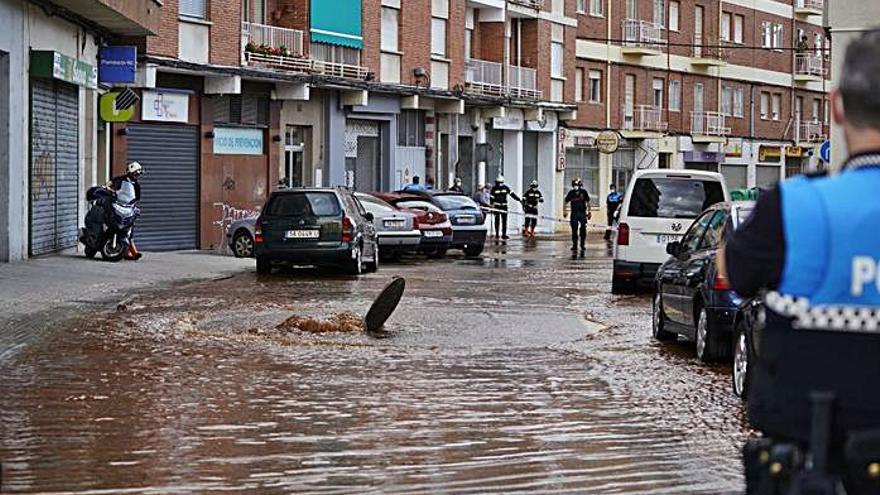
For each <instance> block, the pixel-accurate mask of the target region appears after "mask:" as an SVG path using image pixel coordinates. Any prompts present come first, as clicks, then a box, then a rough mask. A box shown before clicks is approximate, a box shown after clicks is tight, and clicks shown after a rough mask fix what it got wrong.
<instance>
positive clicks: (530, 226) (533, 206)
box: [522, 180, 544, 239]
mask: <svg viewBox="0 0 880 495" xmlns="http://www.w3.org/2000/svg"><path fill="white" fill-rule="evenodd" d="M543 202H544V195H543V194H541V191H540V190H538V181H536V180H533V181H532V183H531V184H529V190H528V191H526V192H525V193H524V194H523V195H522V204H523V211H524V212H525V214H526V215H532V216H527V217H526V222H525V227H523V235H524V236H528V237H531V238H532V239H534V238H535V227H537V225H538V204H539V203H543Z"/></svg>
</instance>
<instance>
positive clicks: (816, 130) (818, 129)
mask: <svg viewBox="0 0 880 495" xmlns="http://www.w3.org/2000/svg"><path fill="white" fill-rule="evenodd" d="M825 139H827V136H826V134H825V127H824V126H823V125H822V124H821V123H820V122H819V121H818V120H807V121H803V120H800V119H798V123H797V136H795V142H796V143H811V144H815V143H821V142H824V141H825Z"/></svg>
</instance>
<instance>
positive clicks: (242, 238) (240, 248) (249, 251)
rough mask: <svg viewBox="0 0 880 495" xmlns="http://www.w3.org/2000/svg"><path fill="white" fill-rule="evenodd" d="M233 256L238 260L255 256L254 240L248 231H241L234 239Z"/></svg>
mask: <svg viewBox="0 0 880 495" xmlns="http://www.w3.org/2000/svg"><path fill="white" fill-rule="evenodd" d="M232 254H234V255H235V257H236V258H250V257H251V256H253V255H254V238H253V237H251V233H250V232H248V231H247V230H244V229H242V230H239V231H238V232H236V233H235V235H234V236H233V237H232Z"/></svg>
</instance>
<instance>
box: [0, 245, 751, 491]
mask: <svg viewBox="0 0 880 495" xmlns="http://www.w3.org/2000/svg"><path fill="white" fill-rule="evenodd" d="M591 241H592V246H591V249H590V250H589V251H588V253H587V258H586V259H578V260H572V259H571V257H570V256H569V252H568V250H567V246H568V245H567V243H566V242H564V241H563V240H561V239H560V240H549V239H546V240H539V241H538V243H537V246H535V245H524V244H523V243H522V242H520V241H518V240H517V241H511V244H510V246H509V247H506V248H505V247H492V248H488V249H487V251H486V252H485V253H484V254H483V256H482V258H481V259H478V260H468V259H464V258H462V257H461V256H460V255H458V254H455V255H452V256H450V257H449V258H447V259H445V260H439V261H431V262H424V261H423V260H419V259H409V260H405V261H404V262H402V263H397V264H384V265H383V266H382V267H381V268H380V270H379V272H378V273H377V274H371V275H369V276H365V277H362V278H360V279H355V278H353V277H347V276H343V275H324V274H319V273H316V272H315V271H312V270H296V271H285V272H281V273H276V274H274V275H272V276H266V277H257V276H256V275H255V274H254V273H253V272H252V271H250V272H245V273H242V274H240V275H236V276H233V277H231V278H224V279H217V280H210V281H204V282H197V283H188V284H185V285H179V286H176V287H173V288H170V289H161V290H160V289H156V290H153V291H150V292H143V293H140V294H139V295H137V296H135V297H134V298H132V299H131V300H130V301H129V302H128V303H127V308H126V310H125V311H123V312H108V313H104V314H98V315H95V314H91V315H87V316H85V317H83V318H81V319H78V320H74V321H71V322H69V323H67V324H66V325H65V327H64V328H59V329H58V331H57V332H55V334H54V336H53V337H52V338H50V339H46V340H45V341H42V342H40V343H39V344H35V345H33V346H31V347H30V348H28V349H27V350H26V351H25V352H23V353H21V354H19V355H18V356H17V357H16V358H14V359H13V360H11V361H6V362H3V363H2V364H0V374H2V376H3V380H2V382H0V461H2V466H3V478H2V483H3V484H2V490H0V491H2V492H3V493H77V494H99V493H100V494H103V493H107V494H110V493H113V494H117V493H135V494H141V493H143V494H153V493H215V492H233V493H236V492H238V493H513V492H528V493H561V492H571V493H622V494H634V493H658V494H660V493H668V494H685V493H686V494H727V493H740V492H741V491H742V486H743V481H742V475H741V468H740V460H739V449H740V446H741V445H742V443H743V442H744V441H745V439H746V438H747V437H748V435H749V431H748V428H747V427H746V426H745V421H744V413H743V408H742V405H741V404H740V401H739V399H737V398H736V397H734V396H733V394H732V392H731V387H730V376H729V365H727V364H718V365H714V366H705V365H701V364H700V363H698V362H697V360H696V358H695V357H694V356H693V348H692V345H691V344H688V343H673V344H671V345H670V344H659V343H657V342H654V341H653V340H652V339H651V328H650V327H651V314H650V297H649V296H648V295H639V296H611V295H610V279H611V276H610V270H611V260H610V257H609V255H608V252H607V250H606V247H605V245H604V243H603V242H602V241H601V240H599V238H593V239H591ZM395 275H399V276H402V277H405V278H406V281H407V291H406V293H405V295H404V297H403V300H402V301H401V304H400V306H399V308H398V309H397V312H396V313H395V314H394V316H393V317H392V318H391V320H390V321H389V323H388V324H387V325H386V330H388V331H389V334H388V335H387V338H381V339H380V338H375V337H372V336H368V335H366V334H364V333H363V332H361V331H359V329H357V328H350V327H349V326H346V325H342V326H341V327H340V328H338V330H341V331H329V332H326V331H315V332H303V331H300V330H297V329H295V328H290V327H288V326H285V325H280V324H281V323H282V322H284V321H285V320H287V319H288V318H289V317H291V316H301V317H314V318H321V319H323V318H328V317H331V316H333V315H335V314H339V313H343V312H353V313H356V314H360V315H362V314H364V313H365V312H366V310H367V308H368V307H369V304H370V303H371V302H372V299H373V297H375V295H376V294H378V292H379V291H380V290H381V289H382V287H384V285H385V284H386V283H387V282H388V281H390V280H391V278H392V277H393V276H395ZM342 321H343V322H345V321H346V320H345V318H342ZM279 325H280V326H279ZM331 330H333V329H331Z"/></svg>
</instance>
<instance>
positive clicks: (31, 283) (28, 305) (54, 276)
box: [0, 251, 254, 360]
mask: <svg viewBox="0 0 880 495" xmlns="http://www.w3.org/2000/svg"><path fill="white" fill-rule="evenodd" d="M253 269H254V260H252V259H238V258H234V257H232V256H221V255H217V254H215V253H210V252H199V251H185V252H171V253H146V254H145V256H144V258H143V259H142V260H140V261H137V262H132V261H121V262H119V263H107V262H103V261H100V255H99V256H98V259H96V260H89V259H86V258H85V257H83V256H82V255H79V256H76V255H72V254H71V255H58V256H48V257H43V258H37V259H32V260H28V261H23V262H18V263H8V264H2V263H0V360H3V359H7V358H9V357H11V356H12V355H13V354H15V353H16V352H17V351H18V350H20V349H21V348H22V347H24V346H25V345H27V344H28V343H30V342H32V341H33V340H34V339H37V338H40V337H41V336H43V335H44V334H45V333H46V331H47V330H48V329H49V328H50V327H51V326H52V324H53V323H57V322H60V321H63V320H64V319H66V318H68V317H70V316H73V315H75V314H76V313H77V312H79V311H82V310H84V309H86V308H87V307H88V306H90V305H91V306H98V305H101V304H108V303H111V302H113V303H115V302H118V301H120V300H122V299H124V298H125V297H126V296H127V295H128V294H130V293H131V292H134V291H137V290H140V289H144V288H149V287H156V286H161V285H166V284H171V283H175V282H181V281H186V280H194V279H207V278H213V277H222V276H227V275H231V274H234V273H239V272H242V271H247V270H253Z"/></svg>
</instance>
